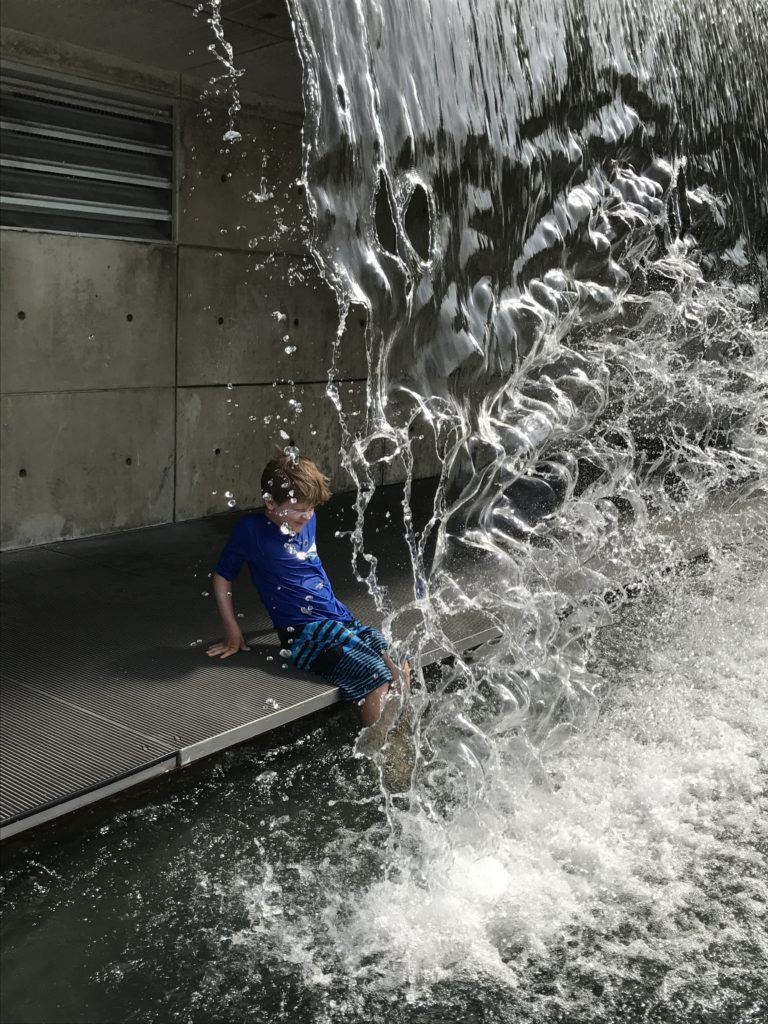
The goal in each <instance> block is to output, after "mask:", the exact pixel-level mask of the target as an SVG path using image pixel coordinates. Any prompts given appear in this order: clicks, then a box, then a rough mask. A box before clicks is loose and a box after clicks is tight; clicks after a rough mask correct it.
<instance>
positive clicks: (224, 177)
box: [221, 171, 232, 182]
mask: <svg viewBox="0 0 768 1024" xmlns="http://www.w3.org/2000/svg"><path fill="white" fill-rule="evenodd" d="M231 177H232V175H231V174H230V172H229V171H225V172H224V174H222V176H221V180H222V181H223V182H227V181H229V179H230V178H231Z"/></svg>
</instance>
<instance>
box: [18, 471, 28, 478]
mask: <svg viewBox="0 0 768 1024" xmlns="http://www.w3.org/2000/svg"><path fill="white" fill-rule="evenodd" d="M26 475H27V471H26V469H20V470H19V476H20V477H22V479H23V478H24V477H25V476H26Z"/></svg>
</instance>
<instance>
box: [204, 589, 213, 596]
mask: <svg viewBox="0 0 768 1024" xmlns="http://www.w3.org/2000/svg"><path fill="white" fill-rule="evenodd" d="M210 596H211V595H210V594H209V593H208V591H207V590H204V591H203V597H210Z"/></svg>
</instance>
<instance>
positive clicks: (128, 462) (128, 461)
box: [125, 456, 133, 466]
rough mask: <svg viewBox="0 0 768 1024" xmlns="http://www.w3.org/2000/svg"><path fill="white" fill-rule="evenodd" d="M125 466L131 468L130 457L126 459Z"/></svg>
mask: <svg viewBox="0 0 768 1024" xmlns="http://www.w3.org/2000/svg"><path fill="white" fill-rule="evenodd" d="M125 464H126V466H132V465H133V459H132V458H130V456H129V457H128V458H127V459H126V460H125Z"/></svg>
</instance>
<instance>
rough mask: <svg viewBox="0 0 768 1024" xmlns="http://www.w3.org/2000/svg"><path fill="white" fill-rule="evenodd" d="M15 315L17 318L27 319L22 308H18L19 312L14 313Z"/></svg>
mask: <svg viewBox="0 0 768 1024" xmlns="http://www.w3.org/2000/svg"><path fill="white" fill-rule="evenodd" d="M16 316H17V317H18V318H19V320H26V319H27V314H26V313H25V312H24V310H23V309H20V310H19V312H18V313H17V314H16Z"/></svg>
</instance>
